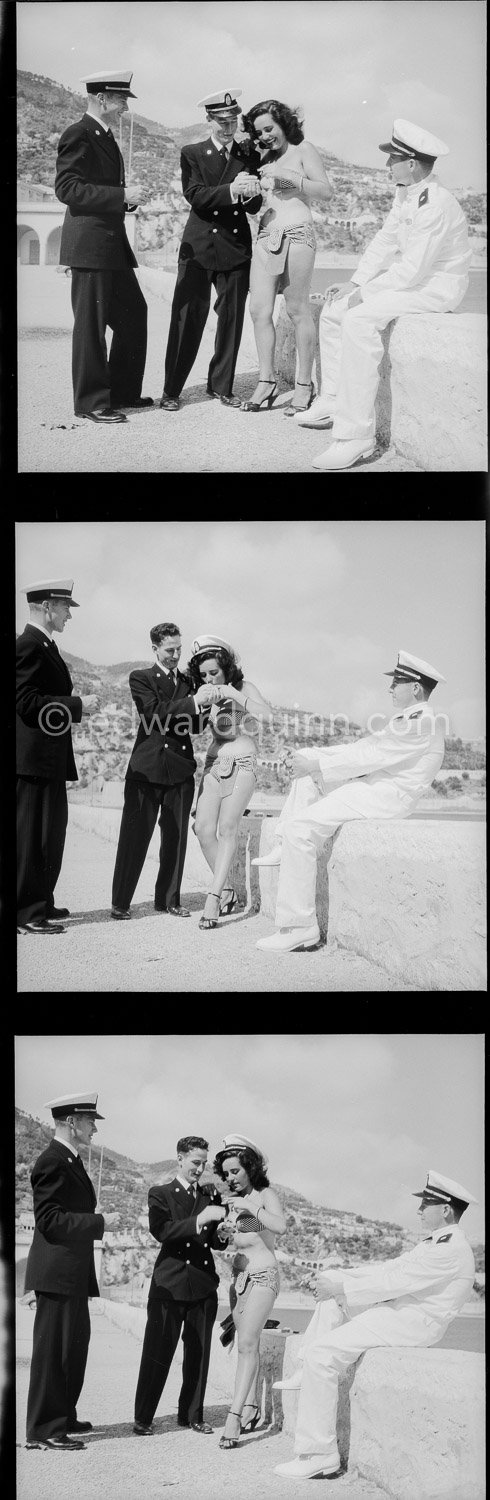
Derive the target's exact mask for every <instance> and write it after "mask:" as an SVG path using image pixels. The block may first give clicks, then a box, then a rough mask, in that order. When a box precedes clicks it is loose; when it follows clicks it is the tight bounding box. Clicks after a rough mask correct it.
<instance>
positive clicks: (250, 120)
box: [243, 99, 333, 416]
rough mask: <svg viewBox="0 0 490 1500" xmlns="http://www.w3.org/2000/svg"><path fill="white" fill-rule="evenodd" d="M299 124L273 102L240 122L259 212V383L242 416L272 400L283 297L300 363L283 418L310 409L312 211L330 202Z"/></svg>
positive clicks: (255, 280)
mask: <svg viewBox="0 0 490 1500" xmlns="http://www.w3.org/2000/svg"><path fill="white" fill-rule="evenodd" d="M301 126H302V116H301V112H300V111H298V110H293V109H289V108H288V106H287V105H286V104H281V103H280V101H279V100H278V99H266V100H262V102H261V103H260V104H254V106H253V109H250V110H249V111H248V113H247V114H246V115H244V116H243V129H244V131H246V132H247V133H248V134H249V135H250V137H251V139H252V143H253V145H254V146H255V147H259V149H260V151H261V153H262V165H261V167H259V177H260V179H261V184H262V190H263V195H264V196H263V211H262V215H261V218H260V222H259V229H258V236H257V240H256V242H255V247H254V251H253V256H252V266H251V273H250V315H251V317H252V320H253V324H254V331H255V340H256V344H257V351H258V356H259V372H260V374H259V382H258V385H257V386H256V389H255V391H254V394H253V397H252V400H251V401H249V402H245V403H244V410H246V411H261V410H264V409H268V410H270V408H271V406H272V402H273V400H274V397H275V396H276V394H277V377H276V373H275V369H274V355H275V343H276V333H275V327H274V322H273V316H272V315H273V311H274V303H275V300H276V297H277V295H278V293H279V292H283V293H284V301H285V304H286V311H287V312H288V313H289V317H290V318H291V321H292V323H293V324H294V331H295V337H296V348H297V357H298V368H297V379H296V381H295V387H294V395H293V399H292V401H291V402H290V403H289V405H288V406H286V407H284V408H283V411H284V413H285V414H287V415H288V416H294V413H295V412H296V411H304V410H306V409H307V407H308V406H309V405H310V404H311V401H312V400H313V395H314V387H313V382H312V379H311V371H312V366H313V358H314V354H315V326H314V322H313V318H312V316H311V312H310V304H309V295H310V286H311V278H312V274H313V266H314V263H315V249H316V240H315V230H314V226H313V219H312V214H311V207H310V204H311V202H312V200H313V199H315V198H317V199H318V198H323V199H326V198H330V197H331V195H332V191H333V189H332V184H331V182H330V181H329V178H328V177H327V174H326V172H325V169H324V167H323V163H322V160H321V157H320V155H319V152H318V151H317V149H316V146H313V145H312V144H311V141H305V139H304V136H303V131H302V128H301Z"/></svg>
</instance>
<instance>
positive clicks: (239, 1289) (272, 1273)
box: [235, 1266, 280, 1297]
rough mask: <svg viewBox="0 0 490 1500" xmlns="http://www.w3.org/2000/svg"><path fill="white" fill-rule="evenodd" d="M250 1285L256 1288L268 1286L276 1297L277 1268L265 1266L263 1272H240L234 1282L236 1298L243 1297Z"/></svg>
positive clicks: (278, 1282)
mask: <svg viewBox="0 0 490 1500" xmlns="http://www.w3.org/2000/svg"><path fill="white" fill-rule="evenodd" d="M252 1283H253V1284H254V1285H256V1286H269V1287H270V1288H271V1291H273V1292H274V1293H275V1296H276V1297H277V1294H278V1291H279V1286H280V1278H279V1271H278V1269H277V1266H265V1268H264V1270H263V1271H240V1272H239V1274H238V1276H237V1278H236V1281H235V1290H236V1293H237V1296H238V1297H241V1296H243V1293H244V1292H246V1290H247V1286H249V1285H251V1284H252Z"/></svg>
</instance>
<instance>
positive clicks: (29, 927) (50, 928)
mask: <svg viewBox="0 0 490 1500" xmlns="http://www.w3.org/2000/svg"><path fill="white" fill-rule="evenodd" d="M17 932H20V933H24V932H36V933H40V935H41V937H46V936H47V934H48V933H52V932H66V927H63V926H62V924H61V922H47V921H46V920H43V921H42V922H22V923H21V924H20V925H19V926H18V927H17Z"/></svg>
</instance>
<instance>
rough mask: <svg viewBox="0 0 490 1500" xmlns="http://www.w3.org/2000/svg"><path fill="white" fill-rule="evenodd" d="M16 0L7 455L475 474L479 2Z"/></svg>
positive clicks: (480, 244)
mask: <svg viewBox="0 0 490 1500" xmlns="http://www.w3.org/2000/svg"><path fill="white" fill-rule="evenodd" d="M11 9H12V10H15V12H16V16H17V53H16V56H17V272H18V334H19V338H18V460H17V462H18V474H19V475H21V476H27V475H56V476H58V475H61V474H66V473H68V474H73V475H75V474H76V475H84V474H92V475H93V474H97V475H101V474H102V475H104V474H106V473H129V474H134V473H139V474H144V475H147V474H149V473H153V474H160V473H179V474H180V473H190V474H208V475H216V474H220V475H221V474H231V475H235V476H236V475H237V474H242V476H247V475H249V474H251V473H252V474H260V473H268V474H269V473H277V474H281V475H284V474H296V473H305V474H308V475H310V476H311V479H312V486H313V489H314V492H315V495H316V493H317V490H316V489H315V486H316V487H318V485H320V484H321V485H322V500H323V498H324V496H325V490H324V482H323V483H322V479H321V476H322V475H323V474H329V473H335V474H336V473H339V472H340V473H342V472H344V471H348V472H349V474H352V475H353V474H354V473H356V472H358V471H359V472H361V473H370V474H378V473H380V474H382V475H383V476H384V475H391V474H393V475H396V476H397V478H396V479H395V480H394V481H393V483H394V484H395V486H396V485H397V484H398V483H399V479H398V476H399V475H400V474H402V475H404V474H415V475H420V474H424V473H428V474H432V473H453V474H454V475H457V474H460V473H464V474H466V473H480V474H482V473H486V472H487V449H486V425H485V413H486V370H487V337H486V250H487V211H486V166H485V140H486V127H485V19H486V7H485V5H484V3H483V0H450V3H447V0H284V3H277V0H273V3H269V0H264V3H259V0H251V3H247V4H245V3H232V4H228V3H201V0H199V3H193V0H189V3H187V0H182V3H179V0H177V3H159V0H153V3H146V0H138V4H135V3H134V0H121V3H97V0H93V3H80V0H74V3H70V4H69V5H66V4H65V3H56V0H54V3H49V0H48V3H45V0H38V3H35V4H31V3H22V0H21V3H19V4H17V6H12V7H10V6H8V5H7V6H6V7H4V10H5V11H6V12H9V11H10V10H11ZM286 158H287V159H286ZM318 476H320V477H318ZM354 483H355V481H354ZM385 483H389V480H388V481H386V480H385V479H384V478H383V479H382V481H381V484H382V485H384V484H385Z"/></svg>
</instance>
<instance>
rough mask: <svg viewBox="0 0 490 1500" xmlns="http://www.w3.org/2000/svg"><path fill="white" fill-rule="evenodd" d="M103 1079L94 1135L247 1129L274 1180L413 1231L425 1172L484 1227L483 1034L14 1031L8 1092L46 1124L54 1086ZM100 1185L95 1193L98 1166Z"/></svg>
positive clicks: (138, 1152) (172, 1138)
mask: <svg viewBox="0 0 490 1500" xmlns="http://www.w3.org/2000/svg"><path fill="white" fill-rule="evenodd" d="M70 1089H74V1090H80V1092H82V1090H83V1091H86V1090H88V1089H94V1090H95V1091H96V1092H98V1109H99V1113H100V1114H101V1115H104V1116H105V1118H104V1119H103V1120H100V1121H98V1139H97V1143H98V1144H99V1145H100V1144H103V1145H104V1147H105V1148H107V1150H109V1149H110V1148H112V1149H113V1150H114V1151H119V1152H121V1153H122V1154H124V1155H127V1156H130V1157H131V1158H132V1160H133V1161H137V1162H157V1161H161V1160H165V1159H168V1158H172V1157H175V1147H176V1142H177V1140H178V1138H179V1137H180V1136H182V1135H190V1134H194V1133H195V1134H196V1135H202V1136H204V1139H205V1140H208V1141H209V1145H210V1153H209V1157H210V1160H211V1161H212V1159H213V1156H214V1154H215V1152H216V1151H217V1150H219V1149H220V1147H221V1145H222V1141H223V1137H224V1136H225V1135H228V1134H230V1133H231V1132H232V1131H235V1130H236V1131H239V1132H240V1133H242V1134H245V1135H247V1136H248V1137H249V1138H250V1139H251V1140H253V1141H255V1142H256V1143H257V1145H258V1146H259V1147H260V1148H261V1149H262V1150H263V1151H264V1152H265V1153H266V1155H267V1156H268V1158H269V1168H270V1172H269V1175H270V1177H271V1179H272V1181H274V1182H276V1183H282V1184H283V1186H286V1187H289V1188H294V1189H296V1190H297V1191H298V1192H300V1193H303V1195H304V1196H305V1197H306V1198H309V1199H311V1201H313V1202H314V1203H322V1204H325V1205H326V1206H327V1207H329V1208H333V1209H334V1208H337V1209H343V1210H344V1211H350V1212H354V1213H360V1214H363V1215H364V1216H365V1217H366V1218H376V1219H382V1220H390V1221H391V1222H393V1223H397V1224H402V1225H403V1226H404V1227H405V1228H407V1229H413V1230H417V1228H418V1220H417V1208H418V1206H419V1200H418V1199H416V1198H414V1197H412V1196H411V1195H412V1194H413V1193H415V1192H417V1191H418V1190H420V1189H422V1188H423V1187H424V1186H425V1182H426V1178H427V1172H428V1171H429V1170H433V1171H436V1172H442V1173H443V1175H444V1176H446V1177H451V1178H452V1179H453V1180H454V1181H456V1182H458V1183H460V1184H461V1185H462V1186H463V1187H464V1188H467V1190H468V1192H470V1193H472V1194H473V1196H474V1197H475V1198H477V1199H478V1205H472V1206H470V1208H469V1209H468V1210H467V1212H466V1214H465V1217H464V1221H463V1223H464V1229H465V1232H466V1233H467V1234H468V1237H469V1238H470V1239H473V1240H478V1239H482V1238H483V1237H484V1209H483V1204H484V1187H483V1036H482V1035H480V1034H478V1033H450V1034H444V1033H427V1034H421V1033H407V1034H390V1033H386V1034H383V1033H381V1034H370V1033H349V1034H347V1035H346V1034H342V1033H338V1034H337V1033H333V1034H331V1035H327V1034H322V1033H312V1034H308V1033H301V1034H297V1035H289V1034H278V1035H275V1034H267V1033H264V1034H251V1035H236V1036H234V1035H226V1034H220V1035H210V1036H208V1035H178V1034H175V1035H163V1036H154V1035H153V1036H145V1035H137V1036H119V1035H115V1036H112V1035H105V1036H104V1035H102V1036H92V1035H77V1036H61V1035H60V1036H51V1035H41V1036H30V1035H25V1036H18V1037H17V1038H16V1104H17V1106H18V1108H19V1109H23V1110H25V1111H26V1112H27V1113H28V1114H31V1115H33V1116H34V1117H36V1116H38V1117H39V1119H40V1120H42V1122H43V1123H44V1124H46V1125H52V1117H51V1112H50V1111H49V1110H46V1108H45V1104H46V1101H47V1100H49V1099H56V1098H58V1097H60V1096H62V1095H66V1094H67V1093H68V1091H69V1090H70ZM101 1198H102V1201H103V1198H104V1182H103V1172H102V1190H101Z"/></svg>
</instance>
